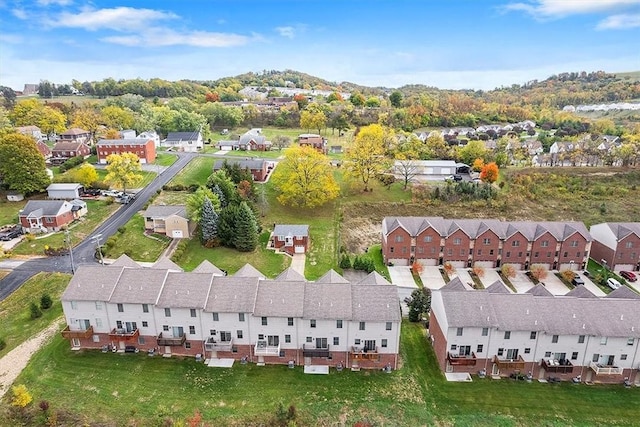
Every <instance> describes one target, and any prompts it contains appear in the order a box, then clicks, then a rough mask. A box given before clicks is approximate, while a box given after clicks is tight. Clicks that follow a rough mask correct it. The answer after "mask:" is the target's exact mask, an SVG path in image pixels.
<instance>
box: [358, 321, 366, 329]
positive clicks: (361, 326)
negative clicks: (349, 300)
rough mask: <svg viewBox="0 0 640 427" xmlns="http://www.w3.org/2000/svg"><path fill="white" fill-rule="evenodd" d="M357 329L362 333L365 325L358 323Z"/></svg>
mask: <svg viewBox="0 0 640 427" xmlns="http://www.w3.org/2000/svg"><path fill="white" fill-rule="evenodd" d="M358 329H359V330H361V331H364V329H365V323H364V322H360V325H359V327H358Z"/></svg>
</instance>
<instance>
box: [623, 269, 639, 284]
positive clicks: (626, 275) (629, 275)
mask: <svg viewBox="0 0 640 427" xmlns="http://www.w3.org/2000/svg"><path fill="white" fill-rule="evenodd" d="M620 275H621V276H622V277H624V278H625V279H627V280H628V281H630V282H635V281H636V280H638V278H637V277H636V275H635V273H632V272H631V271H621V272H620Z"/></svg>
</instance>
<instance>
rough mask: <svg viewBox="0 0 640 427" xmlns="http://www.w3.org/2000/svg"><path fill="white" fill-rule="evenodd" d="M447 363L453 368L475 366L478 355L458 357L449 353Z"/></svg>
mask: <svg viewBox="0 0 640 427" xmlns="http://www.w3.org/2000/svg"><path fill="white" fill-rule="evenodd" d="M447 362H449V365H452V366H475V365H476V354H475V353H471V355H470V356H458V355H455V354H451V353H449V352H447Z"/></svg>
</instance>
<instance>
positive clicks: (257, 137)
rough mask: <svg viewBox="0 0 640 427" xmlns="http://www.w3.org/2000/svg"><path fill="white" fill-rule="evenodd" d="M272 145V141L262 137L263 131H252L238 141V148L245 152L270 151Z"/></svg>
mask: <svg viewBox="0 0 640 427" xmlns="http://www.w3.org/2000/svg"><path fill="white" fill-rule="evenodd" d="M271 145H272V144H271V141H267V138H266V137H265V136H264V135H262V129H251V130H249V131H247V132H245V133H244V134H243V135H241V136H240V139H239V140H238V148H239V149H240V150H245V151H269V150H271Z"/></svg>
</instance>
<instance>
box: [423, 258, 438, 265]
mask: <svg viewBox="0 0 640 427" xmlns="http://www.w3.org/2000/svg"><path fill="white" fill-rule="evenodd" d="M418 262H419V263H420V264H422V265H424V266H427V267H433V266H436V265H438V260H437V259H433V258H431V259H419V260H418Z"/></svg>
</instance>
